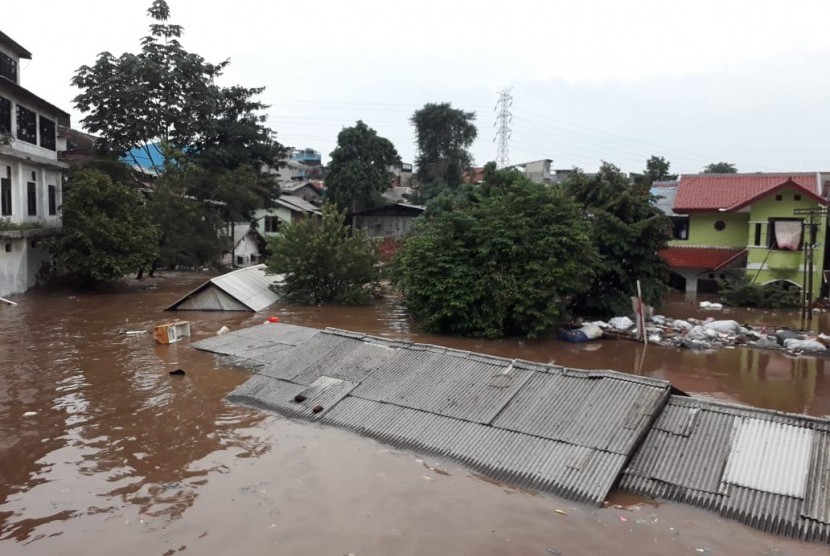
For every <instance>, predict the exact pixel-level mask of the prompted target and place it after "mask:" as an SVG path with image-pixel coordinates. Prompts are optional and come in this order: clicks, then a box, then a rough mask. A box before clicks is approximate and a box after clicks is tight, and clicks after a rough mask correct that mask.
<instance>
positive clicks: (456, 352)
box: [323, 327, 671, 388]
mask: <svg viewBox="0 0 830 556" xmlns="http://www.w3.org/2000/svg"><path fill="white" fill-rule="evenodd" d="M323 333H326V334H332V335H336V336H345V337H347V338H354V339H356V340H361V341H364V342H381V343H384V344H389V345H390V347H392V346H394V347H399V348H403V349H412V350H416V351H428V352H430V353H437V354H441V355H447V356H450V357H458V358H462V359H469V360H473V361H479V362H482V363H490V364H493V365H500V366H505V367H507V366H510V365H514V366H515V365H522V366H524V368H526V369H527V370H531V371H536V372H545V373H550V372H555V373H556V372H558V373H562V374H564V375H565V376H576V375H582V376H579V377H578V378H590V377H591V376H596V377H598V378H608V379H613V380H622V381H625V382H632V383H635V384H645V385H648V386H657V387H661V388H667V387H669V386H670V385H671V383H670V382H669V381H667V380H662V379H657V378H652V377H647V376H636V375H630V374H627V373H622V372H619V371H613V370H610V369H604V370H591V369H576V368H572V367H562V366H560V365H554V364H551V363H542V362H540V361H527V360H523V359H508V358H506V357H500V356H497V355H488V354H484V353H478V352H474V351H467V350H462V349H456V348H449V347H444V346H439V345H435V344H421V343H418V342H406V341H402V340H396V341H394V342H390V340H389V339H388V338H383V337H382V336H373V335H371V334H364V333H362V332H351V331H349V330H343V329H340V328H333V327H328V328H325V329H324V330H323ZM540 368H541V369H543V370H540Z"/></svg>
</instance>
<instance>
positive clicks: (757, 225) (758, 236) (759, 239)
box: [753, 224, 763, 245]
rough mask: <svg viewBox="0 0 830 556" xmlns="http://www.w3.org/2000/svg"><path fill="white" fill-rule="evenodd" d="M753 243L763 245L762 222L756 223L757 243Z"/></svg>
mask: <svg viewBox="0 0 830 556" xmlns="http://www.w3.org/2000/svg"><path fill="white" fill-rule="evenodd" d="M753 245H763V244H762V243H761V224H755V243H753Z"/></svg>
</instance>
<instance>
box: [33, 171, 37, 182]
mask: <svg viewBox="0 0 830 556" xmlns="http://www.w3.org/2000/svg"><path fill="white" fill-rule="evenodd" d="M32 181H37V172H32Z"/></svg>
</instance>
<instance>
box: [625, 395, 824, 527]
mask: <svg viewBox="0 0 830 556" xmlns="http://www.w3.org/2000/svg"><path fill="white" fill-rule="evenodd" d="M620 488H622V489H624V490H629V491H631V492H634V493H636V494H642V495H646V496H652V497H655V498H661V499H666V500H672V501H679V502H686V503H689V504H693V505H696V506H700V507H703V508H706V509H710V510H713V511H717V512H719V513H720V514H721V515H723V516H724V517H728V518H731V519H735V520H738V521H741V522H742V523H745V524H747V525H750V526H752V527H756V528H758V529H761V530H764V531H767V532H770V533H776V534H781V535H786V536H792V537H798V538H802V539H805V540H812V541H822V542H828V541H830V421H828V420H826V419H816V418H811V417H807V416H804V415H789V414H783V413H778V412H775V411H768V410H761V409H754V408H747V407H740V406H734V405H729V404H723V403H719V402H711V401H706V400H699V399H695V398H684V397H678V396H672V397H671V398H670V400H669V402H668V403H667V404H666V406H665V407H664V408H663V412H662V414H661V415H660V417H659V418H658V419H657V421H656V422H655V423H654V425H653V427H652V428H651V430H650V431H649V433H648V435H647V436H646V438H645V440H644V441H643V444H642V446H641V447H640V449H639V450H638V451H637V453H636V454H635V455H634V457H633V458H632V460H631V462H630V464H629V465H628V467H627V468H626V470H625V472H624V474H623V477H622V479H621V481H620Z"/></svg>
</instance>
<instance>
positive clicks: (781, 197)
mask: <svg viewBox="0 0 830 556" xmlns="http://www.w3.org/2000/svg"><path fill="white" fill-rule="evenodd" d="M783 198H784V196H783V195H776V196H775V200H776V201H780V200H781V199H783Z"/></svg>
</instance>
